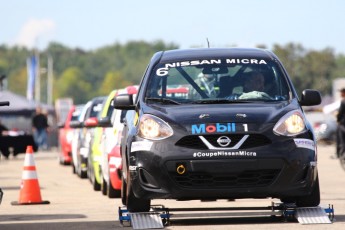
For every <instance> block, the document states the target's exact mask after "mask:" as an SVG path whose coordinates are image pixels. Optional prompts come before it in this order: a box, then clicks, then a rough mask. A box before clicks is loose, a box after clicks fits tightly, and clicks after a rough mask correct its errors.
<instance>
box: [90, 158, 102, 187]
mask: <svg viewBox="0 0 345 230" xmlns="http://www.w3.org/2000/svg"><path fill="white" fill-rule="evenodd" d="M88 172H89V179H90V181H91V184H92V188H93V190H94V191H100V190H101V184H100V183H98V182H97V180H96V177H95V173H94V167H93V164H91V165H89V167H88Z"/></svg>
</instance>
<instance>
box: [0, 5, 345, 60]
mask: <svg viewBox="0 0 345 230" xmlns="http://www.w3.org/2000/svg"><path fill="white" fill-rule="evenodd" d="M0 9H1V13H0V45H4V44H5V45H8V46H14V45H20V46H26V47H28V48H38V49H39V50H43V49H45V48H46V47H47V45H48V44H49V42H58V43H61V44H63V45H65V46H67V47H70V48H81V49H84V50H95V49H97V48H101V47H104V46H107V45H113V44H114V43H121V44H125V43H126V42H128V41H138V40H143V41H147V42H155V41H157V40H162V41H164V42H166V43H174V44H176V45H178V46H179V47H180V48H191V47H207V40H208V41H209V45H210V47H227V46H241V47H254V46H257V45H265V46H266V47H267V48H269V49H270V48H272V46H273V45H274V44H279V45H286V44H287V43H290V42H293V43H298V44H301V45H302V46H303V47H304V48H306V49H313V50H323V49H325V48H331V49H333V50H334V52H335V53H343V54H345V28H344V24H345V13H344V11H345V1H343V0H328V1H326V0H211V1H207V0H174V1H164V0H145V1H144V0H98V1H95V0H92V1H91V0H55V1H53V0H48V1H47V0H30V1H25V0H24V1H23V0H0ZM343 23H344V24H343Z"/></svg>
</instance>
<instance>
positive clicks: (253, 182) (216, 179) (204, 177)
mask: <svg viewBox="0 0 345 230" xmlns="http://www.w3.org/2000/svg"><path fill="white" fill-rule="evenodd" d="M279 172H280V170H278V169H266V170H248V171H243V172H238V173H231V174H228V175H224V173H223V174H211V173H188V174H186V175H176V174H173V173H172V174H173V175H171V176H172V178H173V179H174V180H175V182H176V183H177V184H178V185H180V186H181V187H186V188H205V189H207V188H235V187H236V188H237V187H259V186H267V185H270V184H271V183H272V182H273V181H274V179H275V178H276V177H277V176H278V174H279Z"/></svg>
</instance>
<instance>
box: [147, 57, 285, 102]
mask: <svg viewBox="0 0 345 230" xmlns="http://www.w3.org/2000/svg"><path fill="white" fill-rule="evenodd" d="M289 92H290V89H289V87H288V84H287V81H286V78H285V76H284V75H283V73H282V71H281V69H280V67H279V66H278V65H277V63H276V62H274V61H271V60H264V59H247V58H242V59H241V58H236V59H235V58H234V59H231V58H229V59H209V60H187V61H186V60H184V61H181V62H171V63H160V64H158V65H157V66H156V67H155V69H154V70H153V72H152V74H151V76H150V80H149V84H148V87H147V89H146V101H147V102H150V103H161V104H170V105H172V104H173V105H179V104H184V103H200V104H203V103H206V104H207V103H244V102H257V101H264V102H267V101H268V102H270V101H272V102H274V101H284V100H288V99H290V98H289V97H290V95H291V94H290V93H289Z"/></svg>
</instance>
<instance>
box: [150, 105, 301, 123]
mask: <svg viewBox="0 0 345 230" xmlns="http://www.w3.org/2000/svg"><path fill="white" fill-rule="evenodd" d="M299 108H300V107H299V105H298V102H297V100H292V101H284V102H273V103H267V102H266V103H241V104H202V105H190V104H189V105H177V106H176V105H161V104H150V105H147V106H144V107H143V112H144V113H148V114H153V115H156V116H158V117H160V118H162V119H163V120H165V121H166V122H168V123H170V124H171V123H173V124H179V125H182V126H188V125H190V124H200V123H206V124H210V123H228V122H233V123H248V124H249V123H255V124H267V123H271V124H272V123H276V122H277V121H278V120H279V119H280V118H281V117H282V116H283V115H285V114H286V113H287V112H290V111H292V110H295V109H299Z"/></svg>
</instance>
